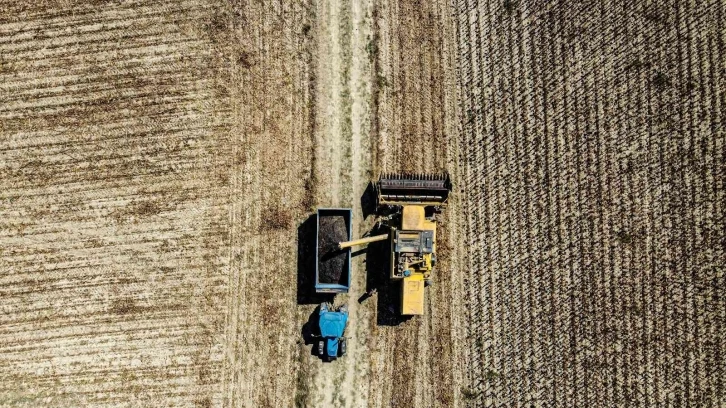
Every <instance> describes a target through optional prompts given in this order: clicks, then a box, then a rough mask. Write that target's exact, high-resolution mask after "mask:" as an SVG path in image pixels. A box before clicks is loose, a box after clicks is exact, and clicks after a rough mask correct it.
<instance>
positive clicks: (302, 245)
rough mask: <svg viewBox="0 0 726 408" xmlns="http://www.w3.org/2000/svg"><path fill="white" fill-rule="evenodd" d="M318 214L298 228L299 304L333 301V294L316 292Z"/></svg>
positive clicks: (311, 216)
mask: <svg viewBox="0 0 726 408" xmlns="http://www.w3.org/2000/svg"><path fill="white" fill-rule="evenodd" d="M317 222H318V216H317V214H311V215H310V216H309V217H308V218H307V219H306V220H305V221H303V222H302V224H300V226H299V227H298V228H297V304H298V305H314V304H318V305H319V304H320V303H323V302H332V300H333V296H334V295H331V294H326V293H315V246H316V242H315V228H317Z"/></svg>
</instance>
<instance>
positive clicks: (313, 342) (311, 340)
mask: <svg viewBox="0 0 726 408" xmlns="http://www.w3.org/2000/svg"><path fill="white" fill-rule="evenodd" d="M319 319H320V305H318V306H316V307H315V310H313V311H312V313H310V317H308V321H307V322H305V324H303V326H302V329H301V330H300V335H301V336H302V338H303V341H304V342H305V345H306V346H312V347H310V355H312V356H315V357H318V358H320V359H321V360H323V361H324V359H323V358H322V357H321V356H319V355H318V353H317V351H318V350H317V346H318V340H319V339H320V326H319V325H318V323H319Z"/></svg>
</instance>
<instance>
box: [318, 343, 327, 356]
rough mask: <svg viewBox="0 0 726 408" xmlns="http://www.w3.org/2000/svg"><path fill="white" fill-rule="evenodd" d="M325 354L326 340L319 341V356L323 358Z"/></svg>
mask: <svg viewBox="0 0 726 408" xmlns="http://www.w3.org/2000/svg"><path fill="white" fill-rule="evenodd" d="M323 354H325V340H320V341H318V355H319V356H322V355H323Z"/></svg>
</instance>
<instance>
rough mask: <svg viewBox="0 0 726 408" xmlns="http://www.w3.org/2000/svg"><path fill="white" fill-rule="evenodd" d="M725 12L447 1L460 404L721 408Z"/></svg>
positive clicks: (725, 307)
mask: <svg viewBox="0 0 726 408" xmlns="http://www.w3.org/2000/svg"><path fill="white" fill-rule="evenodd" d="M724 12H725V10H724V3H723V2H705V3H704V2H695V1H689V2H680V1H666V2H655V1H653V2H637V3H632V2H617V1H601V2H597V3H596V4H593V3H592V2H560V1H557V2H550V3H549V4H547V5H546V6H543V5H540V4H538V3H536V2H531V1H522V2H504V3H502V2H499V1H458V2H457V14H456V16H457V22H458V33H457V37H458V39H457V40H458V54H459V63H460V78H459V81H460V82H459V89H460V92H461V98H460V111H461V124H462V131H463V134H462V138H463V140H462V146H466V150H465V151H464V152H462V156H461V157H462V167H463V168H464V169H465V171H464V174H465V177H464V180H463V183H464V184H465V187H464V189H465V191H464V194H462V196H463V201H464V203H463V204H462V206H463V208H465V209H466V217H467V219H466V223H465V225H466V228H467V230H466V235H467V242H466V244H467V246H468V247H469V248H472V252H471V253H470V254H469V256H468V258H467V264H468V268H467V269H469V270H472V271H475V272H477V273H475V274H474V275H472V276H470V277H468V278H467V280H466V286H467V287H468V288H469V292H468V296H467V305H468V310H469V311H470V313H469V324H468V326H467V327H468V350H469V351H468V357H467V359H466V360H467V361H468V362H469V363H470V374H469V375H470V377H469V381H470V385H469V387H470V389H469V390H468V392H467V395H468V396H469V398H470V401H471V405H472V406H562V407H571V406H587V407H589V406H602V407H613V406H668V407H683V406H693V407H695V406H699V407H720V406H723V405H724V404H725V403H726V400H725V399H724V398H725V395H726V394H725V391H726V390H725V389H724V380H725V378H724V376H725V375H726V358H724V355H725V354H724V352H725V351H726V340H725V339H724V335H723V333H724V326H725V325H726V303H724V297H723V293H724V292H723V291H724V287H726V281H725V280H724V279H725V278H724V267H725V266H726V265H725V257H724V247H725V246H724V244H725V239H726V236H725V234H726V222H725V219H724V202H725V200H724V199H725V198H726V197H724V172H725V170H724V164H725V163H726V162H725V161H724V152H725V150H724V140H725V133H724V129H723V105H724V87H723V86H724V80H725V79H726V78H725V76H726V74H725V72H726V71H725V70H724V69H725V68H726V67H725V65H724V53H723V52H724V33H725V31H724V16H725V15H724Z"/></svg>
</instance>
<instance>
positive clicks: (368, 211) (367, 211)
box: [360, 181, 376, 220]
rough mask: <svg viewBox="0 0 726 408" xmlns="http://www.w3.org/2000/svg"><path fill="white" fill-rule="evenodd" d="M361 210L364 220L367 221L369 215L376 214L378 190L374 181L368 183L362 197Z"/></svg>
mask: <svg viewBox="0 0 726 408" xmlns="http://www.w3.org/2000/svg"><path fill="white" fill-rule="evenodd" d="M360 208H361V211H362V212H363V219H364V220H367V219H368V216H369V215H373V214H375V213H376V188H375V186H374V185H373V182H372V181H371V182H368V186H366V189H365V191H364V192H363V195H362V196H360Z"/></svg>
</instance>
